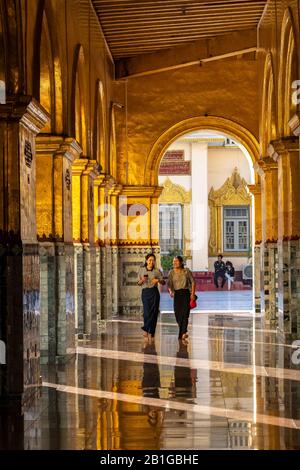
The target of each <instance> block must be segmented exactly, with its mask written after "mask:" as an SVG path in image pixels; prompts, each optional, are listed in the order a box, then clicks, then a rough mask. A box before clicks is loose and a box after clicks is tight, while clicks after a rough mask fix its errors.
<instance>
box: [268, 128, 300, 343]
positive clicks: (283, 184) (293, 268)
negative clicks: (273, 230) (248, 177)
mask: <svg viewBox="0 0 300 470" xmlns="http://www.w3.org/2000/svg"><path fill="white" fill-rule="evenodd" d="M269 154H270V155H271V156H272V158H273V159H274V160H275V161H276V162H277V163H278V215H279V222H278V257H279V328H280V330H281V331H282V332H285V333H287V334H290V333H294V334H296V333H297V329H298V328H297V324H299V326H300V314H299V313H298V309H299V301H300V295H299V294H298V292H297V291H298V288H297V279H298V270H299V268H300V261H298V260H299V256H300V245H299V239H300V185H299V181H300V160H299V139H298V138H297V137H285V138H282V139H279V140H276V141H273V142H271V144H270V145H269ZM298 317H299V318H298Z"/></svg>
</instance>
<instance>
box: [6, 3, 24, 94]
mask: <svg viewBox="0 0 300 470" xmlns="http://www.w3.org/2000/svg"><path fill="white" fill-rule="evenodd" d="M0 13H1V27H0V28H1V32H2V34H3V39H2V59H1V62H2V65H0V67H2V68H3V67H4V70H2V79H1V80H2V81H4V83H5V94H6V96H8V95H17V94H21V93H23V92H24V67H23V59H24V54H23V34H22V10H21V4H20V0H1V1H0ZM3 72H4V77H5V78H4V77H3ZM3 78H4V80H3Z"/></svg>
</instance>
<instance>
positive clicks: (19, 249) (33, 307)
mask: <svg viewBox="0 0 300 470" xmlns="http://www.w3.org/2000/svg"><path fill="white" fill-rule="evenodd" d="M0 117H1V119H0V167H1V173H0V305H1V326H0V329H1V341H2V342H3V343H2V347H3V349H4V353H5V357H1V359H2V361H3V360H4V362H5V364H3V365H1V397H0V401H1V403H2V404H3V405H5V406H6V407H10V409H11V410H13V412H14V413H19V419H21V418H20V416H21V413H23V411H24V409H26V407H27V405H30V402H31V400H32V399H33V398H34V397H35V396H36V395H37V392H38V387H39V385H40V383H39V381H40V307H39V303H40V302H39V301H40V277H39V269H40V266H39V247H38V243H37V237H36V149H35V139H36V135H37V134H38V133H39V132H40V131H41V129H42V128H43V127H44V126H45V124H46V123H47V121H48V118H49V116H48V114H47V113H46V111H45V110H44V109H43V108H42V107H41V105H40V104H39V103H38V102H36V101H35V100H34V99H32V98H31V97H29V96H24V95H18V96H12V97H10V98H9V99H7V102H6V104H1V105H0Z"/></svg>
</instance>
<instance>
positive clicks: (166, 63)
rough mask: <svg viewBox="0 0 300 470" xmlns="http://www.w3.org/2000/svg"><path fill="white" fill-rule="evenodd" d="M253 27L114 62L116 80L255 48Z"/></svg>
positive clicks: (249, 50)
mask: <svg viewBox="0 0 300 470" xmlns="http://www.w3.org/2000/svg"><path fill="white" fill-rule="evenodd" d="M256 47H257V32H256V29H247V30H243V31H237V32H233V33H227V34H220V35H219V36H216V37H212V38H206V39H200V40H198V41H194V42H193V43H185V44H184V45H181V46H176V47H172V48H170V49H167V50H164V51H159V52H154V53H152V54H139V56H138V57H132V58H128V59H119V60H117V61H116V79H117V80H124V79H127V78H133V77H140V76H145V75H151V74H155V73H160V72H165V71H168V70H174V69H179V68H183V67H189V66H191V65H197V64H199V65H200V64H201V62H208V61H212V60H219V59H223V58H226V57H232V56H236V55H240V54H245V53H248V52H253V51H256Z"/></svg>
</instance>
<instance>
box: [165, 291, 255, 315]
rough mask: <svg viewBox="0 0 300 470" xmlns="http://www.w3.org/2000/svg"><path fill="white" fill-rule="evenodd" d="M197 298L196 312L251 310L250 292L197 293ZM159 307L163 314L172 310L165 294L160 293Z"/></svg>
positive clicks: (171, 305)
mask: <svg viewBox="0 0 300 470" xmlns="http://www.w3.org/2000/svg"><path fill="white" fill-rule="evenodd" d="M197 296H198V300H197V308H196V310H195V311H196V312H198V311H208V312H212V311H215V310H217V311H221V310H222V311H229V312H230V311H236V312H250V311H252V309H253V292H252V291H251V290H244V291H231V292H228V291H227V290H222V291H220V292H197ZM160 307H161V311H163V312H164V311H166V312H170V311H172V310H173V300H172V298H171V297H170V295H169V294H168V293H167V292H163V293H161V302H160Z"/></svg>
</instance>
